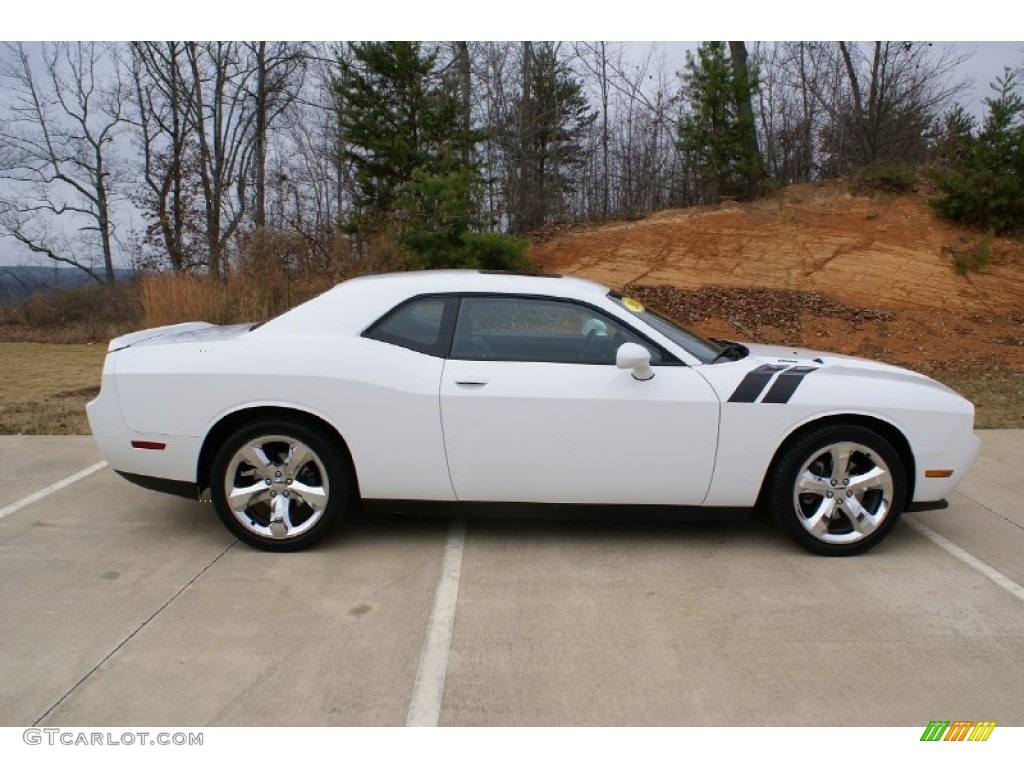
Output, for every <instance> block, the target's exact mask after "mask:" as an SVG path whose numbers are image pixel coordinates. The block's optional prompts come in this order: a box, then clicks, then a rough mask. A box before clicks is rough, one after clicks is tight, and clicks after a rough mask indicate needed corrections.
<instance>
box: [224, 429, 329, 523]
mask: <svg viewBox="0 0 1024 768" xmlns="http://www.w3.org/2000/svg"><path fill="white" fill-rule="evenodd" d="M327 477H328V474H327V469H326V468H325V467H324V464H323V461H322V460H321V459H320V457H319V456H317V454H316V453H315V452H314V451H313V449H311V448H310V447H309V446H308V445H306V444H305V443H304V442H302V441H301V440H297V439H296V438H294V437H288V436H286V435H262V436H260V437H257V438H254V439H252V440H249V441H248V442H247V443H245V444H244V445H242V447H241V448H239V449H238V450H237V451H235V453H234V454H233V455H232V456H231V459H230V461H229V462H228V465H227V471H226V472H225V473H224V496H225V500H226V502H227V506H228V508H229V509H230V510H231V514H232V515H234V517H235V519H237V520H238V522H239V523H241V524H242V526H244V528H245V529H246V530H247V531H250V532H251V533H254V534H256V535H258V536H262V537H264V538H268V539H291V538H295V537H297V536H301V535H302V534H304V533H306V531H308V530H310V529H311V528H312V527H313V526H315V525H316V524H317V522H319V520H320V519H321V518H322V517H323V515H324V511H325V510H326V508H327V504H328V501H329V499H330V486H329V483H328V480H327Z"/></svg>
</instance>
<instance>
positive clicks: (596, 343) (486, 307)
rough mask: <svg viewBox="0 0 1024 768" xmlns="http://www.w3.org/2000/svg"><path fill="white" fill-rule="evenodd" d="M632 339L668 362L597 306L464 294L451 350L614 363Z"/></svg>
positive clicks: (461, 355) (469, 356)
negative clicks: (623, 346)
mask: <svg viewBox="0 0 1024 768" xmlns="http://www.w3.org/2000/svg"><path fill="white" fill-rule="evenodd" d="M627 341H632V342H634V343H637V344H642V345H643V346H644V347H646V348H648V349H650V351H651V362H653V363H660V362H662V355H661V353H660V352H659V350H658V349H657V348H655V347H653V346H652V345H651V344H649V343H648V342H646V341H645V340H644V339H642V338H641V337H640V336H638V335H637V334H635V333H633V332H632V331H630V330H629V329H628V328H626V327H624V326H622V325H620V324H619V323H618V322H617V321H615V320H613V319H612V318H611V317H609V316H608V315H605V314H602V313H601V312H598V311H597V310H596V309H593V308H591V307H587V306H584V305H581V304H575V303H573V302H568V301H557V300H550V299H534V298H524V297H518V296H477V297H465V298H463V299H462V302H461V306H460V308H459V316H458V319H457V320H456V322H455V335H454V339H453V342H452V351H451V356H452V357H453V358H457V359H462V360H510V361H511V360H516V361H520V362H544V363H586V364H592V365H594V364H596V365H614V364H615V353H616V351H617V350H618V348H619V347H620V346H621V345H622V344H624V343H626V342H627Z"/></svg>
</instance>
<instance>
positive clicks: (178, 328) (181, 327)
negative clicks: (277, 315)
mask: <svg viewBox="0 0 1024 768" xmlns="http://www.w3.org/2000/svg"><path fill="white" fill-rule="evenodd" d="M252 325H253V324H252V323H238V324H237V325H213V324H212V323H202V322H193V323H177V324H176V325H162V326H160V327H158V328H148V329H146V330H144V331H135V332H134V333H127V334H125V335H124V336H118V337H117V338H116V339H113V340H112V341H111V342H110V344H109V345H108V346H107V351H108V352H116V351H117V350H119V349H124V348H125V347H136V346H141V345H150V344H182V343H185V342H194V341H223V340H225V339H233V338H236V337H238V336H241V335H243V334H245V333H248V331H249V329H250V328H252Z"/></svg>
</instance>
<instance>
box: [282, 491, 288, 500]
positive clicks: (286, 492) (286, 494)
mask: <svg viewBox="0 0 1024 768" xmlns="http://www.w3.org/2000/svg"><path fill="white" fill-rule="evenodd" d="M281 495H282V496H284V497H285V498H286V499H287V498H288V491H284V492H283V493H282V494H281Z"/></svg>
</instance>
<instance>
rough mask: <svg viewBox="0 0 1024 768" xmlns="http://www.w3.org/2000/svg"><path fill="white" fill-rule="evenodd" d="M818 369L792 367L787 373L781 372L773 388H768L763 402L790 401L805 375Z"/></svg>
mask: <svg viewBox="0 0 1024 768" xmlns="http://www.w3.org/2000/svg"><path fill="white" fill-rule="evenodd" d="M816 370H818V369H817V368H790V369H789V370H788V371H786V372H785V373H783V374H781V375H780V376H779V378H778V379H776V380H775V383H774V384H773V385H772V388H771V389H769V390H768V394H767V395H765V396H764V400H762V401H761V402H762V403H788V402H789V398H790V397H792V396H793V393H794V392H796V388H797V387H799V386H800V382H801V381H803V380H804V376H806V375H807V374H808V373H811V372H812V371H816Z"/></svg>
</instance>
